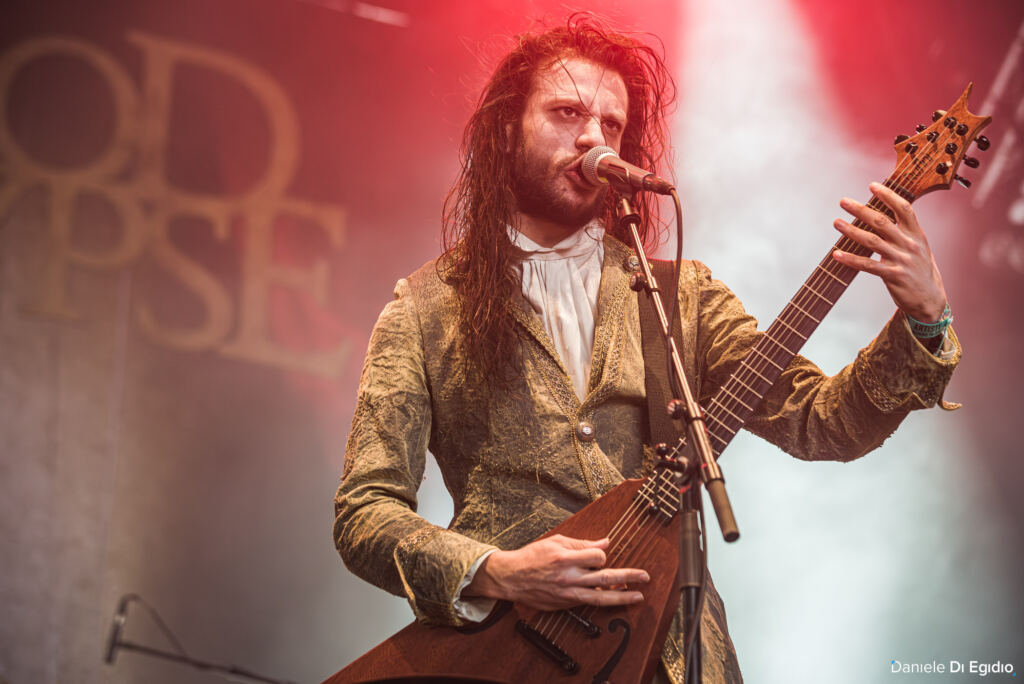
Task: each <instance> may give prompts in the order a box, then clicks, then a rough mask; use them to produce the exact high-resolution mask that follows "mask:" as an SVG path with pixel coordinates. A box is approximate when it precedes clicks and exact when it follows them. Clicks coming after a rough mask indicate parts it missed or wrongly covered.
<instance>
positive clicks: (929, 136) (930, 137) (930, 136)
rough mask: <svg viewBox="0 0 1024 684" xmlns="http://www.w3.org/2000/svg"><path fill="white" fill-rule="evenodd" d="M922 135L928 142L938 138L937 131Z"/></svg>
mask: <svg viewBox="0 0 1024 684" xmlns="http://www.w3.org/2000/svg"><path fill="white" fill-rule="evenodd" d="M924 137H925V138H927V139H928V142H935V141H936V139H938V137H939V132H938V131H932V132H931V133H929V134H928V135H926V136H924Z"/></svg>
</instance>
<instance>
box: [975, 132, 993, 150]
mask: <svg viewBox="0 0 1024 684" xmlns="http://www.w3.org/2000/svg"><path fill="white" fill-rule="evenodd" d="M974 142H975V144H976V145H977V146H978V149H979V150H981V151H982V152H984V151H985V150H987V149H988V148H989V145H991V144H992V141H991V140H989V139H988V138H986V137H985V136H983V135H979V136H978V137H977V139H975V141H974Z"/></svg>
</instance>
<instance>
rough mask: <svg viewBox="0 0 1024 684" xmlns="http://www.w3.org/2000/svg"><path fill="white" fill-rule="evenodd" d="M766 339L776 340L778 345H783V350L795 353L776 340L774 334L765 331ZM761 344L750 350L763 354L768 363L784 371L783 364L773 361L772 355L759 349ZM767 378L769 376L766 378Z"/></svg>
mask: <svg viewBox="0 0 1024 684" xmlns="http://www.w3.org/2000/svg"><path fill="white" fill-rule="evenodd" d="M764 339H766V340H771V341H772V342H774V343H775V344H776V345H778V346H779V347H782V350H783V351H785V352H788V353H790V354H794V352H791V351H789V350H788V349H786V347H785V346H784V345H783V344H782V343H781V342H779V341H778V340H776V339H775V338H774V337H772V336H771V335H769V334H768V333H765V334H764ZM759 346H761V345H757V346H755V347H753V348H752V349H751V350H750V351H752V352H754V353H755V354H757V355H759V356H761V357H762V358H764V360H765V361H767V362H768V363H770V364H772V365H773V366H775V367H776V368H778V369H779V370H780V371H782V370H785V368H783V367H782V366H780V365H779V364H777V363H775V362H774V361H772V359H771V357H770V356H768V355H767V354H765V353H764V352H763V351H761V350H760V349H758V348H757V347H759ZM762 377H763V376H762ZM766 379H767V378H766ZM768 382H771V380H768Z"/></svg>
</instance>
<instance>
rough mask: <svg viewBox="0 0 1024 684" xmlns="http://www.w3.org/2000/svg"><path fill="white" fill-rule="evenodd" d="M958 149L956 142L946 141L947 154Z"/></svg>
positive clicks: (953, 152)
mask: <svg viewBox="0 0 1024 684" xmlns="http://www.w3.org/2000/svg"><path fill="white" fill-rule="evenodd" d="M956 151H957V146H956V143H946V153H947V154H956Z"/></svg>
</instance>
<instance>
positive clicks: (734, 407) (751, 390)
mask: <svg viewBox="0 0 1024 684" xmlns="http://www.w3.org/2000/svg"><path fill="white" fill-rule="evenodd" d="M885 185H886V186H887V187H889V188H892V189H893V190H894V191H896V192H897V193H898V194H899V195H901V196H902V197H903V198H905V199H906V200H907V201H910V202H912V201H913V200H914V197H913V195H911V194H910V193H909V192H908V191H907V190H905V189H904V188H902V187H900V186H899V185H897V183H896V182H895V180H894V179H893V178H892V177H890V178H889V179H888V180H887V181H886V183H885ZM868 206H869V207H871V208H872V209H875V210H876V211H880V212H882V213H884V214H885V215H887V216H888V217H889V218H893V214H892V211H891V210H890V209H889V208H888V207H887V206H886V205H885V204H883V203H882V202H881V201H880V200H878V199H877V198H872V199H871V201H870V202H868ZM852 223H853V225H855V226H857V227H858V228H862V229H864V230H867V231H870V232H874V231H873V230H872V229H871V227H870V226H868V225H867V224H865V223H863V222H862V221H860V219H857V220H855V221H853V222H852ZM837 249H840V250H842V251H844V252H850V253H852V254H857V255H860V256H870V255H871V254H872V252H871V250H870V249H868V248H867V247H863V246H861V245H860V244H858V243H856V242H854V241H853V240H850V239H849V238H847V237H845V236H843V237H841V238H840V239H839V240H838V241H837V242H836V244H835V245H834V246H833V247H832V249H830V250H829V251H828V254H826V255H825V258H824V259H822V260H821V261H820V262H819V263H818V265H817V266H815V267H814V271H813V272H812V273H811V275H810V276H809V277H808V278H807V280H805V281H804V283H803V285H801V286H800V289H799V290H797V293H796V294H795V295H794V296H793V298H792V299H790V300H789V303H788V304H786V306H785V308H783V309H782V313H780V314H779V316H778V317H777V318H776V319H775V321H774V322H773V323H772V324H771V325H770V326H768V329H767V330H766V331H765V333H764V335H763V336H762V337H761V339H760V340H759V341H758V342H757V344H755V345H754V346H753V348H751V350H750V351H749V352H748V353H747V355H746V356H745V357H744V358H743V360H742V361H741V362H740V365H739V367H738V368H737V369H736V370H735V371H734V372H733V374H732V375H731V376H730V377H729V380H728V381H727V382H726V383H725V384H724V385H723V386H722V387H721V388H720V389H719V390H718V393H717V394H715V396H714V397H713V398H712V399H711V401H710V402H709V403H708V405H707V406H705V407H704V411H705V415H704V417H705V423H706V424H707V427H708V434H709V438H710V441H711V448H712V450H713V451H714V452H715V457H716V458H717V457H718V456H719V455H720V454H721V453H722V450H723V449H725V447H726V446H727V445H728V444H729V442H731V441H732V438H733V437H735V436H736V433H737V432H739V431H740V428H742V427H743V425H744V424H745V423H746V421H747V419H748V418H749V417H750V414H751V413H752V412H753V411H754V409H756V408H757V406H758V404H760V403H761V401H762V399H763V398H764V396H765V394H767V392H768V390H769V389H770V388H771V386H772V385H773V384H774V383H775V381H776V380H777V379H778V377H779V375H781V374H782V371H783V370H785V368H786V366H788V365H789V362H790V361H792V360H793V357H794V356H796V355H797V354H798V353H799V352H800V349H801V348H802V347H803V346H804V343H805V342H806V341H807V340H808V338H810V336H811V333H813V332H814V331H815V329H816V328H817V327H818V324H819V323H821V321H822V320H823V319H824V318H825V316H826V314H828V312H829V311H831V310H832V307H833V306H835V303H836V302H837V301H839V297H840V296H842V294H843V293H844V292H845V291H846V288H847V287H849V285H850V283H851V282H852V281H853V278H854V276H856V275H857V271H855V270H854V269H852V268H850V267H848V266H844V265H843V264H840V263H839V262H838V261H836V260H835V259H834V258H833V257H832V252H833V251H835V250H837ZM684 444H685V437H684V438H683V439H681V440H680V441H679V443H678V444H677V445H676V450H680V449H681V448H682V447H683V446H684Z"/></svg>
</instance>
